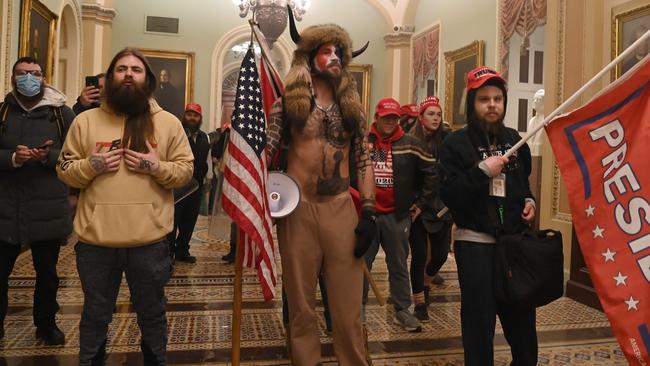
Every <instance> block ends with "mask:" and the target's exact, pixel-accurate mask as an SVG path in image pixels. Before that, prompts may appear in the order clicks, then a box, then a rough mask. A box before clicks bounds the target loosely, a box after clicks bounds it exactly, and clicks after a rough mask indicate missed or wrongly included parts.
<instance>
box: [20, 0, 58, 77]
mask: <svg viewBox="0 0 650 366" xmlns="http://www.w3.org/2000/svg"><path fill="white" fill-rule="evenodd" d="M21 6H22V7H21V16H20V45H19V49H18V54H19V55H20V56H19V57H25V56H29V57H31V58H33V59H35V60H36V61H38V62H39V63H40V64H41V66H42V67H43V68H44V70H43V71H44V72H45V77H46V78H47V80H48V81H49V82H50V83H52V82H54V79H53V75H54V40H55V37H54V36H55V34H56V22H57V19H58V16H57V15H56V14H54V13H53V12H52V11H50V9H48V8H47V7H46V6H45V5H43V3H41V2H40V1H38V0H23V1H22V5H21Z"/></svg>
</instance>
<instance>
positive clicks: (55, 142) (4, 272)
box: [0, 57, 74, 345]
mask: <svg viewBox="0 0 650 366" xmlns="http://www.w3.org/2000/svg"><path fill="white" fill-rule="evenodd" d="M11 85H12V86H13V89H12V91H11V92H10V93H9V94H7V95H6V96H5V99H4V103H2V104H1V107H0V207H2V210H0V275H1V276H2V277H1V278H0V338H2V337H3V336H4V319H5V316H6V314H7V306H8V299H7V290H8V285H7V281H8V278H9V275H10V274H11V271H12V269H13V267H14V264H15V262H16V258H17V257H18V254H20V248H21V246H29V247H30V248H31V251H32V259H33V262H34V270H35V271H36V286H35V291H34V310H33V315H34V324H35V325H36V336H37V337H38V338H40V339H42V340H43V341H44V342H45V344H47V345H60V344H64V343H65V335H64V334H63V332H61V330H60V329H59V328H58V327H57V325H56V322H55V314H56V312H57V310H58V309H59V305H58V304H57V302H56V293H57V290H58V287H59V278H58V277H57V273H56V264H57V261H58V258H59V249H60V247H61V244H63V243H64V241H65V239H66V237H67V236H68V235H69V234H70V232H71V231H72V222H71V218H70V206H69V204H68V189H67V187H66V186H65V185H64V184H63V183H62V182H61V181H59V180H58V179H57V176H56V171H55V166H56V160H57V156H58V155H59V151H60V150H61V146H62V145H63V140H64V138H65V135H66V133H67V131H68V127H69V126H70V124H71V123H72V120H73V119H74V113H73V112H72V110H71V109H70V108H68V107H67V106H65V104H64V103H65V100H66V97H65V95H63V93H61V92H60V91H58V90H56V89H55V88H53V87H51V86H49V85H46V84H45V83H44V75H43V69H42V67H41V65H39V64H38V62H37V61H36V60H34V59H33V58H30V57H23V58H20V59H18V61H16V63H15V64H14V66H13V69H12V76H11Z"/></svg>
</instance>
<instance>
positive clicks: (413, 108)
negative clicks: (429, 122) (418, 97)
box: [400, 104, 418, 117]
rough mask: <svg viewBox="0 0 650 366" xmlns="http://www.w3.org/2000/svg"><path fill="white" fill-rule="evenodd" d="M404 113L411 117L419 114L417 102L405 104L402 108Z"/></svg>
mask: <svg viewBox="0 0 650 366" xmlns="http://www.w3.org/2000/svg"><path fill="white" fill-rule="evenodd" d="M400 111H401V112H402V116H403V115H409V116H411V117H417V116H418V105H417V104H404V105H403V106H402V108H401V109H400Z"/></svg>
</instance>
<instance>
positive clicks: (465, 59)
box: [444, 41, 485, 129]
mask: <svg viewBox="0 0 650 366" xmlns="http://www.w3.org/2000/svg"><path fill="white" fill-rule="evenodd" d="M484 49H485V42H483V41H474V42H472V43H470V44H469V45H467V46H465V47H462V48H459V49H457V50H453V51H448V52H445V64H446V66H445V67H446V73H447V75H446V80H445V111H444V113H445V116H444V117H445V118H444V119H445V121H447V122H449V124H450V125H451V126H452V128H454V129H457V128H461V127H462V126H463V125H465V118H466V117H465V75H467V73H468V72H469V71H470V70H472V69H473V68H475V67H477V66H479V65H482V64H483V57H484V56H483V55H484Z"/></svg>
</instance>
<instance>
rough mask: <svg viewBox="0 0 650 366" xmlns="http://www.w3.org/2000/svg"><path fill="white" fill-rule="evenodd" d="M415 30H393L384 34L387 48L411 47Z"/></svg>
mask: <svg viewBox="0 0 650 366" xmlns="http://www.w3.org/2000/svg"><path fill="white" fill-rule="evenodd" d="M412 37H413V32H393V33H388V34H386V35H385V36H384V42H385V45H386V48H387V49H389V48H409V47H411V38H412Z"/></svg>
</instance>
